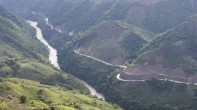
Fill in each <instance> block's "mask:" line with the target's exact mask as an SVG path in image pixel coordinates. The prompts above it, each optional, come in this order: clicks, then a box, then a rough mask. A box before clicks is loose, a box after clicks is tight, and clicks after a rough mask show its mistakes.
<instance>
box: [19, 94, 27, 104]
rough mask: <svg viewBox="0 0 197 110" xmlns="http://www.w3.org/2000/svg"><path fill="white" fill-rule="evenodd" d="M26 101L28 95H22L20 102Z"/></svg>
mask: <svg viewBox="0 0 197 110" xmlns="http://www.w3.org/2000/svg"><path fill="white" fill-rule="evenodd" d="M26 101H27V97H26V96H24V95H22V96H20V102H21V103H22V104H24V103H26Z"/></svg>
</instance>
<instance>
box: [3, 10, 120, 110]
mask: <svg viewBox="0 0 197 110" xmlns="http://www.w3.org/2000/svg"><path fill="white" fill-rule="evenodd" d="M0 12H1V15H0V47H1V48H0V77H1V78H0V100H1V101H0V109H1V110H54V109H55V110H103V109H106V110H114V109H121V108H120V107H119V106H117V105H112V104H110V103H107V102H104V101H102V100H99V99H97V98H94V97H92V96H90V95H87V94H88V93H89V92H88V90H87V88H86V87H85V86H84V85H83V84H82V83H80V81H79V80H78V79H77V78H75V77H73V76H72V75H71V74H68V73H64V72H62V71H59V70H58V69H56V68H54V67H53V66H52V65H51V64H50V63H49V61H48V58H47V56H48V50H47V49H46V47H45V46H44V45H43V44H41V43H40V42H39V41H38V40H37V38H36V37H35V36H33V35H35V33H33V32H35V31H32V30H29V29H32V28H30V26H28V24H27V23H26V22H24V20H22V19H20V18H17V17H15V16H14V15H12V14H11V13H9V12H8V11H6V10H5V9H3V8H2V7H1V8H0ZM13 18H16V19H15V20H14V21H13ZM17 21H20V22H21V23H22V24H24V25H21V26H20V25H18V24H17ZM24 26H27V27H29V28H25V27H24ZM31 32H32V33H31ZM27 79H29V80H27ZM43 84H45V85H43Z"/></svg>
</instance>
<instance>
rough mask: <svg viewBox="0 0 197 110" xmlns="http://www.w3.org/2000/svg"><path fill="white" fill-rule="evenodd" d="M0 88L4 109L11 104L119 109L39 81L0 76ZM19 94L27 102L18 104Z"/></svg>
mask: <svg viewBox="0 0 197 110" xmlns="http://www.w3.org/2000/svg"><path fill="white" fill-rule="evenodd" d="M0 90H1V95H0V98H1V99H2V102H1V103H0V108H6V109H8V108H9V107H10V108H12V107H13V106H11V105H13V104H15V105H17V106H18V107H19V109H20V108H21V106H23V107H28V108H32V107H34V108H37V109H43V108H50V107H54V108H55V109H56V110H75V109H76V110H77V109H79V108H80V109H81V110H91V109H92V110H103V109H105V110H114V109H116V110H119V109H120V108H119V107H118V106H115V105H112V104H110V103H107V102H104V101H101V100H99V99H97V98H91V97H90V96H87V95H83V94H81V93H80V92H78V91H75V90H74V91H70V90H66V89H63V88H61V87H58V86H48V85H42V84H40V83H39V82H36V81H31V80H25V79H17V78H1V82H0ZM20 96H26V98H27V102H26V103H25V104H20V100H19V97H20ZM6 100H9V102H6ZM12 109H14V108H12Z"/></svg>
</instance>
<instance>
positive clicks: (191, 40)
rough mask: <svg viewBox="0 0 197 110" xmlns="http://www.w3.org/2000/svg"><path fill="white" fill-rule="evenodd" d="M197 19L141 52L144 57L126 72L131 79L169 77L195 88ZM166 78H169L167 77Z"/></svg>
mask: <svg viewBox="0 0 197 110" xmlns="http://www.w3.org/2000/svg"><path fill="white" fill-rule="evenodd" d="M196 27H197V16H196V15H194V16H192V17H190V18H189V19H188V20H187V21H186V22H184V23H183V24H181V25H179V26H178V27H176V28H174V29H172V30H169V31H167V32H165V33H162V34H160V35H158V36H157V38H156V39H154V40H153V41H151V42H150V43H149V45H147V47H145V48H144V49H143V50H142V51H141V53H142V54H141V56H140V57H139V58H138V59H137V60H136V61H135V62H134V63H133V64H134V65H135V66H133V67H130V68H128V69H127V70H126V73H127V74H129V75H139V74H143V75H145V74H146V76H149V75H158V77H159V78H160V79H161V78H163V77H165V76H166V78H167V79H169V80H176V81H180V82H185V83H190V84H195V83H196V73H197V71H196V70H197V69H196V68H197V61H196V60H197V59H196V58H197V57H196V50H195V49H196ZM164 74H165V75H164Z"/></svg>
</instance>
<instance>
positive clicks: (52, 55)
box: [28, 21, 105, 100]
mask: <svg viewBox="0 0 197 110" xmlns="http://www.w3.org/2000/svg"><path fill="white" fill-rule="evenodd" d="M28 22H29V23H30V25H31V26H32V27H34V28H35V29H36V37H37V39H38V40H40V42H42V43H43V44H44V45H46V46H47V47H48V49H49V60H50V62H51V64H52V65H54V67H56V68H58V69H59V70H60V66H59V64H58V58H57V50H56V49H55V48H53V47H52V46H50V45H49V43H48V42H47V40H45V39H44V37H43V34H42V31H41V29H40V28H39V27H38V26H37V25H38V23H37V22H34V21H28ZM79 80H80V79H79ZM80 81H81V83H83V84H84V85H85V86H86V87H87V88H88V89H89V91H90V93H91V95H92V96H96V97H98V98H99V99H103V100H105V97H104V96H103V95H102V94H101V93H98V92H97V91H96V90H95V89H94V88H93V87H92V86H90V85H89V84H88V83H86V82H85V81H83V80H80Z"/></svg>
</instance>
